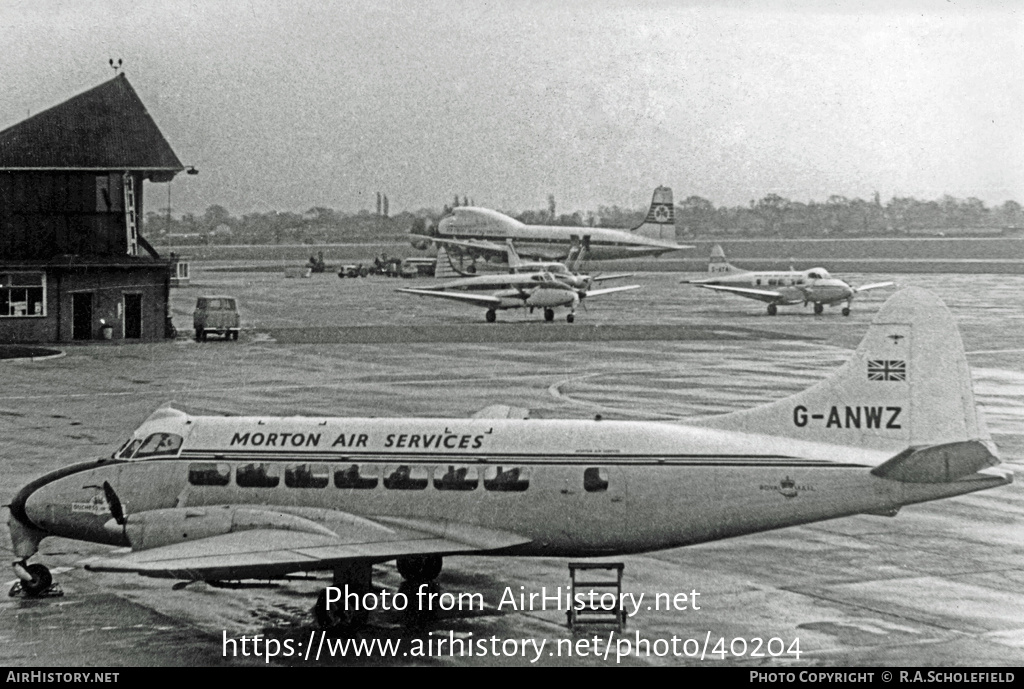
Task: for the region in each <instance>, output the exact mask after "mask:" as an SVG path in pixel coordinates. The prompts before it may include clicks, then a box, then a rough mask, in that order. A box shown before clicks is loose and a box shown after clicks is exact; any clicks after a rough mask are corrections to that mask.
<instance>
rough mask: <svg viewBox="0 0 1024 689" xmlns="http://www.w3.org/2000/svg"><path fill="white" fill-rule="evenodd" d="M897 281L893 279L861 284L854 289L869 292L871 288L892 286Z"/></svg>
mask: <svg viewBox="0 0 1024 689" xmlns="http://www.w3.org/2000/svg"><path fill="white" fill-rule="evenodd" d="M895 284H896V283H895V282H893V281H891V280H890V281H889V282H872V283H871V284H870V285H861V286H860V287H857V288H856V289H854V290H853V291H854V292H867V291H868V290H869V289H878V288H879V287H892V286H893V285H895Z"/></svg>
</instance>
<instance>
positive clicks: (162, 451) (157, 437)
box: [132, 433, 181, 457]
mask: <svg viewBox="0 0 1024 689" xmlns="http://www.w3.org/2000/svg"><path fill="white" fill-rule="evenodd" d="M180 447H181V436H180V435H175V434H174V433H154V434H153V435H151V436H149V437H148V438H146V442H144V443H142V447H140V448H139V449H138V450H137V451H136V452H135V453H134V454H133V455H132V457H152V456H155V455H172V454H176V453H177V452H178V448H180Z"/></svg>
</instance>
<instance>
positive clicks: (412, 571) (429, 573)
mask: <svg viewBox="0 0 1024 689" xmlns="http://www.w3.org/2000/svg"><path fill="white" fill-rule="evenodd" d="M395 565H396V566H397V567H398V573H399V574H401V575H402V578H403V579H405V580H406V581H412V582H427V581H433V580H434V579H437V576H438V575H439V574H440V573H441V569H442V567H444V560H442V559H441V556H440V555H410V556H409V557H400V558H398V559H397V560H396V561H395Z"/></svg>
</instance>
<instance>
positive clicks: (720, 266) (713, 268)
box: [708, 244, 744, 275]
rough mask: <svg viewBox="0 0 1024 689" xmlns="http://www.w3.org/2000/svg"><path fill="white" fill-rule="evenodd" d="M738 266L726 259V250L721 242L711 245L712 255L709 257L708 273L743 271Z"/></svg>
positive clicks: (718, 273)
mask: <svg viewBox="0 0 1024 689" xmlns="http://www.w3.org/2000/svg"><path fill="white" fill-rule="evenodd" d="M742 272H744V271H742V270H740V269H739V268H737V267H736V266H734V265H732V264H731V263H729V262H728V261H726V260H725V251H724V250H723V249H722V245H721V244H715V245H714V246H713V247H711V257H710V258H708V273H709V274H717V275H720V274H722V273H742Z"/></svg>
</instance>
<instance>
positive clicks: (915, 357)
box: [706, 287, 989, 452]
mask: <svg viewBox="0 0 1024 689" xmlns="http://www.w3.org/2000/svg"><path fill="white" fill-rule="evenodd" d="M706 422H707V423H706V425H708V426H710V427H713V428H721V429H729V430H737V431H744V432H749V433H759V434H765V435H773V436H780V435H781V436H785V437H791V438H795V439H798V440H806V441H810V442H819V443H828V444H834V445H846V446H855V447H863V448H869V449H875V450H887V451H894V452H896V451H901V450H904V449H906V448H907V447H922V446H934V445H940V444H946V443H960V442H964V441H987V440H988V439H989V436H988V432H987V431H986V429H985V427H984V424H983V423H982V422H981V421H980V420H979V418H978V415H977V413H976V410H975V406H974V394H973V391H972V387H971V372H970V369H969V368H968V366H967V357H966V356H965V355H964V349H963V344H962V343H961V340H960V332H959V331H958V330H957V327H956V323H955V322H954V320H953V316H952V314H951V313H950V312H949V309H947V308H946V305H945V304H943V303H942V301H941V300H940V299H939V298H938V297H936V296H935V295H933V294H932V293H930V292H927V291H926V290H923V289H920V288H916V287H911V288H908V289H904V290H901V291H899V292H897V293H896V294H895V295H893V296H892V297H891V298H890V299H889V300H888V301H887V302H885V304H884V305H883V306H882V308H881V309H880V310H879V311H878V313H877V314H876V315H875V318H874V320H873V321H872V322H871V326H870V327H869V328H868V331H867V333H866V334H865V336H864V339H863V340H862V341H861V343H860V346H859V347H858V348H857V351H856V352H855V353H854V355H853V357H852V358H851V359H850V360H849V361H848V362H847V363H846V364H845V365H844V366H843V367H842V368H840V369H839V370H838V371H836V372H835V373H834V374H832V376H830V377H829V378H827V379H825V380H823V381H822V382H820V383H818V384H817V385H815V386H813V387H811V388H808V389H807V390H804V391H803V392H801V393H798V394H796V395H793V396H792V397H787V398H786V399H783V400H780V401H778V402H774V403H772V404H768V405H766V406H763V407H758V408H756V409H750V410H747V411H741V412H736V413H733V414H726V415H724V416H720V417H714V418H710V419H707V420H706Z"/></svg>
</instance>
